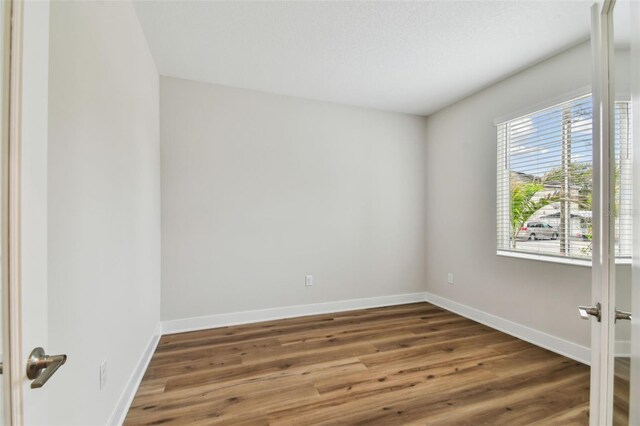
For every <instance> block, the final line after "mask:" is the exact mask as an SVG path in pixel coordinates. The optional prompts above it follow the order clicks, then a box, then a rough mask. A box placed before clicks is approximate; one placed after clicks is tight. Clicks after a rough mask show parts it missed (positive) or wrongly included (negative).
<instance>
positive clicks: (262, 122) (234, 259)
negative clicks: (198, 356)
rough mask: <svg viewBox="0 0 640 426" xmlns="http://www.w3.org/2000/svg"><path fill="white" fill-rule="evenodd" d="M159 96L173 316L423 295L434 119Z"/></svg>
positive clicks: (167, 81)
mask: <svg viewBox="0 0 640 426" xmlns="http://www.w3.org/2000/svg"><path fill="white" fill-rule="evenodd" d="M160 88H161V91H160V93H161V95H160V105H161V107H160V111H161V112H160V122H161V145H162V247H163V249H162V318H163V319H164V320H169V319H178V318H189V317H197V316H204V315H211V314H219V313H228V312H237V311H246V310H253V309H261V308H270V307H283V306H290V305H298V304H307V303H317V302H326V301H336V300H344V299H355V298H364V297H373V296H381V295H391V294H403V293H411V292H417V291H424V288H425V269H424V251H425V221H424V218H425V214H426V206H425V157H424V150H425V144H424V140H425V139H424V137H425V134H424V118H421V117H416V116H411V115H403V114H394V113H385V112H379V111H374V110H367V109H360V108H352V107H345V106H339V105H335V104H329V103H322V102H315V101H309V100H304V99H299V98H291V97H286V96H278V95H270V94H265V93H260V92H255V91H248V90H240V89H233V88H228V87H222V86H215V85H211V84H205V83H197V82H193V81H187V80H179V79H174V78H165V77H162V78H161V83H160ZM307 274H312V275H313V276H314V280H315V283H314V285H313V286H312V287H305V286H304V277H305V275H307Z"/></svg>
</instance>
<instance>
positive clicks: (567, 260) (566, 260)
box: [496, 250, 591, 267]
mask: <svg viewBox="0 0 640 426" xmlns="http://www.w3.org/2000/svg"><path fill="white" fill-rule="evenodd" d="M496 254H497V255H498V256H504V257H515V258H518V259H527V260H537V261H543V262H553V263H563V264H565V265H573V266H587V267H591V261H590V260H586V259H576V258H572V257H560V256H551V255H544V254H534V253H524V252H517V251H508V250H498V251H496Z"/></svg>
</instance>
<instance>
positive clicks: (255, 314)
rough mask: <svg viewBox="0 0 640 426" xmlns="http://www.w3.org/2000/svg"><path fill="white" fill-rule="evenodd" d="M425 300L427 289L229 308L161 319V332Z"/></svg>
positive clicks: (177, 331)
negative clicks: (216, 312)
mask: <svg viewBox="0 0 640 426" xmlns="http://www.w3.org/2000/svg"><path fill="white" fill-rule="evenodd" d="M424 301H425V293H408V294H396V295H390V296H379V297H368V298H364V299H351V300H338V301H335V302H325V303H313V304H308V305H295V306H285V307H281V308H270V309H260V310H254V311H243V312H230V313H226V314H219V315H208V316H203V317H193V318H184V319H176V320H168V321H162V334H173V333H183V332H186V331H194V330H204V329H207V328H216V327H226V326H230V325H239V324H249V323H254V322H261V321H271V320H277V319H284V318H296V317H303V316H308V315H318V314H328V313H333V312H343V311H352V310H355V309H366V308H377V307H380V306H393V305H402V304H405V303H415V302H424Z"/></svg>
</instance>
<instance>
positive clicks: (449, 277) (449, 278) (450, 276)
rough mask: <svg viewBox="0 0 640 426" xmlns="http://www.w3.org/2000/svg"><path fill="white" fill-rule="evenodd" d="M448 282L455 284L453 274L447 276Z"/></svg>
mask: <svg viewBox="0 0 640 426" xmlns="http://www.w3.org/2000/svg"><path fill="white" fill-rule="evenodd" d="M447 282H448V283H449V284H453V274H452V273H451V272H449V274H447Z"/></svg>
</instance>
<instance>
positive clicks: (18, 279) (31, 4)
mask: <svg viewBox="0 0 640 426" xmlns="http://www.w3.org/2000/svg"><path fill="white" fill-rule="evenodd" d="M2 6H4V7H5V8H6V9H5V11H4V13H5V15H4V16H5V18H6V19H4V20H3V21H2V22H3V24H4V25H3V29H5V30H6V31H3V34H4V36H5V37H8V40H6V39H5V40H4V41H5V43H4V46H5V47H7V48H8V49H9V54H8V55H5V57H4V58H5V64H6V60H7V59H8V62H9V63H8V65H7V66H8V68H9V70H10V71H9V78H8V79H5V80H4V82H5V83H7V85H6V86H4V87H3V97H7V98H8V101H7V103H6V105H7V107H8V111H7V112H8V114H7V115H8V117H7V121H8V129H7V133H8V135H7V136H8V137H7V138H6V140H3V150H2V153H3V161H2V162H1V163H0V164H2V168H3V169H4V170H2V176H3V179H2V191H1V192H2V199H3V204H2V205H3V208H2V211H3V212H6V214H5V215H3V217H2V223H3V233H2V241H3V244H2V249H3V253H2V261H3V262H2V268H3V271H2V272H5V270H6V274H4V276H5V280H3V287H4V289H5V292H4V294H5V295H6V302H7V303H6V304H5V305H4V306H5V307H6V308H7V309H6V312H5V313H4V318H5V319H6V324H7V327H5V330H6V331H7V335H6V336H5V342H7V346H8V352H7V356H8V357H9V358H10V359H7V356H5V359H4V362H5V368H4V369H3V370H4V371H3V372H4V378H5V383H7V385H8V388H9V391H10V392H9V395H5V400H6V401H7V403H6V404H5V406H6V407H7V413H6V415H10V416H11V418H10V421H11V424H47V423H48V403H47V392H48V391H47V388H46V387H38V382H42V381H43V379H44V378H45V376H46V375H47V374H48V373H51V372H53V371H54V369H55V368H57V367H58V364H61V362H59V361H60V358H46V357H44V356H41V357H39V358H32V359H31V360H30V355H31V354H32V353H34V352H33V350H34V349H35V348H38V347H44V348H46V347H47V300H48V299H47V239H46V238H43V236H46V235H47V116H48V115H47V102H46V99H47V96H48V66H49V64H48V62H49V58H48V52H49V3H48V2H47V1H38V2H35V1H21V0H12V1H8V2H3V4H2ZM9 22H10V24H11V25H10V27H7V25H8V23H9ZM43 100H44V102H43ZM4 216H6V218H5V217H4ZM4 253H6V256H5V255H4ZM34 354H37V351H36V353H34ZM28 365H30V366H31V367H32V369H31V372H30V373H28V369H27V366H28ZM49 367H51V368H49ZM47 370H48V373H47ZM39 375H40V376H39ZM28 376H31V377H28ZM36 376H39V380H34V377H36ZM34 383H35V384H34Z"/></svg>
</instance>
